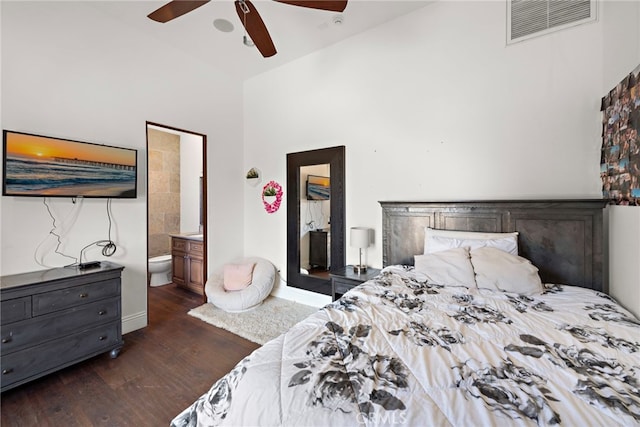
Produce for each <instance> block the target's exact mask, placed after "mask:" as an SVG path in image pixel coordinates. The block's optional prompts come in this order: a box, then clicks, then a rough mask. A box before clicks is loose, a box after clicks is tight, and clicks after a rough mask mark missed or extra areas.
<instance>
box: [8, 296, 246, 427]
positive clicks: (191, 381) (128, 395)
mask: <svg viewBox="0 0 640 427" xmlns="http://www.w3.org/2000/svg"><path fill="white" fill-rule="evenodd" d="M200 304H202V297H201V296H199V295H196V294H192V293H190V292H187V291H184V290H182V289H178V288H176V287H175V286H174V285H166V286H162V287H157V288H150V289H149V326H147V327H146V328H144V329H141V330H138V331H134V332H131V333H128V334H126V335H124V337H123V338H124V347H123V349H122V352H121V353H120V356H118V358H116V359H111V358H110V357H109V355H108V354H103V355H100V356H97V357H94V358H92V359H90V360H87V361H85V362H82V363H80V364H78V365H75V366H71V367H69V368H66V369H63V370H61V371H59V372H57V373H53V374H50V375H48V376H46V377H43V378H41V379H38V380H35V381H32V382H30V383H27V384H24V385H22V386H19V387H17V388H15V389H12V390H8V391H6V392H4V393H2V395H1V396H0V408H1V412H2V419H1V423H0V424H1V425H2V426H3V427H9V426H38V427H46V426H65V427H72V426H168V425H169V423H170V422H171V420H172V419H173V418H174V417H175V416H176V415H178V414H179V413H180V412H181V411H182V410H183V409H185V408H186V407H187V406H189V405H190V404H191V403H193V401H194V400H196V399H197V398H198V397H200V396H201V395H202V394H203V393H204V392H206V391H207V390H208V389H209V388H210V387H211V385H212V384H213V383H214V382H215V381H216V380H218V379H219V378H220V377H222V376H223V375H224V374H226V373H227V372H228V371H229V370H231V368H233V366H235V364H236V363H238V362H239V361H240V360H241V359H242V358H243V357H244V356H246V355H248V354H249V353H251V352H252V351H253V350H255V349H256V348H258V347H259V345H258V344H255V343H252V342H250V341H247V340H245V339H243V338H240V337H238V336H237V335H234V334H232V333H230V332H227V331H225V330H223V329H218V328H216V327H214V326H211V325H209V324H207V323H205V322H203V321H201V320H198V319H196V318H194V317H191V316H189V315H188V314H187V312H188V311H189V310H190V309H191V308H193V307H197V306H199V305H200Z"/></svg>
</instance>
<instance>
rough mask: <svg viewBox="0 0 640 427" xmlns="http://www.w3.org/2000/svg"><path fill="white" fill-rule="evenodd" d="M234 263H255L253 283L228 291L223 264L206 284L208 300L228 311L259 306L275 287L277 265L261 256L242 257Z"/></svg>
mask: <svg viewBox="0 0 640 427" xmlns="http://www.w3.org/2000/svg"><path fill="white" fill-rule="evenodd" d="M232 263H234V264H244V263H255V266H254V267H253V275H252V279H251V284H250V285H249V286H247V287H246V288H244V289H242V290H239V291H226V290H225V289H224V266H222V267H220V268H218V269H216V270H215V271H214V272H213V274H211V276H210V277H209V279H208V280H207V283H206V284H205V286H204V292H205V294H206V295H207V301H209V302H210V303H212V304H213V305H215V306H216V307H218V308H221V309H222V310H224V311H228V312H241V311H247V310H251V309H253V308H256V307H258V306H259V305H260V304H262V301H264V299H265V298H266V297H268V296H269V294H270V293H271V290H272V289H273V285H274V283H275V278H276V268H275V266H274V265H273V264H272V263H271V261H268V260H266V259H264V258H259V257H248V258H242V259H239V260H235V261H233V262H232Z"/></svg>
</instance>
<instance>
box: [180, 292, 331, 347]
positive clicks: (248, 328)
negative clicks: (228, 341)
mask: <svg viewBox="0 0 640 427" xmlns="http://www.w3.org/2000/svg"><path fill="white" fill-rule="evenodd" d="M318 310H319V308H317V307H311V306H308V305H304V304H300V303H297V302H295V301H289V300H286V299H283V298H277V297H274V296H269V297H267V298H266V299H265V300H264V301H263V302H262V304H260V305H259V306H258V307H256V308H254V309H252V310H249V311H245V312H241V313H228V312H226V311H224V310H221V309H219V308H218V307H216V306H215V305H213V304H211V303H206V304H203V305H201V306H199V307H196V308H194V309H191V310H190V311H189V313H188V314H189V315H191V316H193V317H197V318H198V319H200V320H203V321H205V322H207V323H209V324H211V325H213V326H217V327H218V328H222V329H226V330H227V331H229V332H232V333H234V334H236V335H240V336H241V337H243V338H246V339H248V340H249V341H253V342H255V343H258V344H264V343H266V342H267V341H270V340H272V339H274V338H276V337H278V336H280V335H281V334H282V333H284V332H286V331H288V330H289V328H291V327H292V326H293V325H295V324H296V323H298V322H299V321H300V320H302V319H304V318H305V317H307V316H309V315H310V314H312V313H314V312H316V311H318Z"/></svg>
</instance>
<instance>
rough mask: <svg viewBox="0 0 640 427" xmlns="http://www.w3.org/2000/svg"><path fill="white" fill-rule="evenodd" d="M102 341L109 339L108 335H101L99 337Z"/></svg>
mask: <svg viewBox="0 0 640 427" xmlns="http://www.w3.org/2000/svg"><path fill="white" fill-rule="evenodd" d="M98 339H99V340H100V341H104V340H106V339H107V337H105V336H104V335H101V336H100V338H98Z"/></svg>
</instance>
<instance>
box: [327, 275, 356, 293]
mask: <svg viewBox="0 0 640 427" xmlns="http://www.w3.org/2000/svg"><path fill="white" fill-rule="evenodd" d="M360 283H362V282H358V281H355V280H345V279H335V278H334V279H333V291H334V292H335V293H336V294H341V295H342V294H345V293H347V292H348V291H350V290H351V289H353V288H355V287H356V286H358V285H359V284H360Z"/></svg>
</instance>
